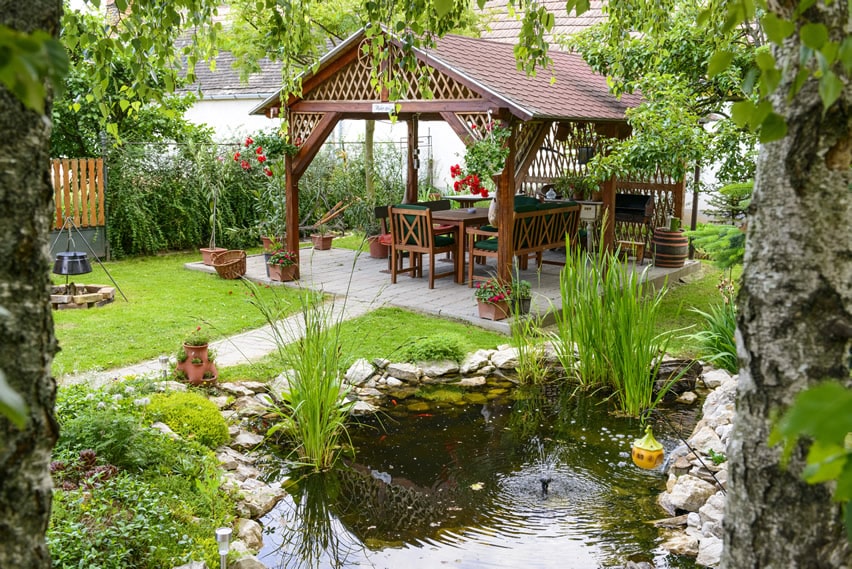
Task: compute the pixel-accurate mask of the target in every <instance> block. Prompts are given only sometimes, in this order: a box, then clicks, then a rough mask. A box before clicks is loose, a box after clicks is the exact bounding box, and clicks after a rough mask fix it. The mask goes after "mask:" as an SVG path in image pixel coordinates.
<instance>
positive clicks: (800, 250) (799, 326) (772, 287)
mask: <svg viewBox="0 0 852 569" xmlns="http://www.w3.org/2000/svg"><path fill="white" fill-rule="evenodd" d="M825 4H826V3H824V2H820V3H817V5H815V6H814V7H813V8H811V9H809V10H808V11H807V12H806V14H805V16H806V18H807V19H809V20H810V21H811V22H819V23H822V24H824V25H826V27H827V28H828V29H829V33H830V36H831V39H832V40H834V41H838V42H839V41H842V39H843V37H845V35H846V34H847V33H848V29H847V27H848V25H849V12H848V3H846V2H834V3H831V4H830V5H828V6H826V5H825ZM770 6H773V4H772V3H770ZM778 7H779V3H776V4H774V9H778ZM779 15H780V16H781V17H787V18H789V17H790V16H789V14H779ZM799 48H800V41H799V38H798V37H794V38H790V39H788V40H787V41H786V42H785V43H784V45H783V46H782V47H781V48H777V49H776V50H775V57H776V59H777V61H778V63H779V66H780V67H781V68H784V69H785V72H784V73H785V76H784V80H783V81H782V84H781V85H780V86H779V88H778V89H777V90H776V92H775V94H774V95H773V96H772V102H773V105H774V108H775V110H776V112H778V113H779V114H781V115H782V116H783V117H784V118H785V119H786V121H787V127H788V133H787V136H786V137H785V138H784V139H783V140H780V141H777V142H773V143H770V144H766V145H764V146H763V147H762V148H761V150H760V154H759V157H758V164H757V174H756V179H755V186H754V196H753V202H752V206H751V208H752V211H751V212H750V216H749V226H748V240H747V245H746V255H745V269H744V273H743V286H742V288H741V291H740V298H739V306H740V315H739V321H738V336H739V337H738V342H737V343H738V349H739V352H740V368H741V369H740V385H739V393H738V398H737V409H736V417H735V420H734V430H733V433H732V437H731V444H730V445H729V448H728V456H729V459H730V465H731V466H730V485H729V488H728V501H727V512H726V517H725V525H724V527H725V535H724V542H725V546H724V553H723V558H722V567H723V568H731V569H734V568H736V569H747V568H752V567H753V568H761V569H772V568H778V569H781V568H783V569H792V568H802V567H808V568H811V567H812V568H833V569H836V568H838V567H850V566H852V548H850V546H849V543H848V542H847V539H846V535H845V530H844V528H843V525H842V523H841V517H840V507H839V506H838V504H837V503H834V502H832V501H831V488H830V487H829V486H828V485H826V484H819V485H813V486H812V485H809V484H807V483H805V482H803V481H802V480H801V478H800V475H801V472H802V467H803V465H804V458H805V455H806V451H807V446H806V445H805V444H800V445H799V447H798V448H797V449H796V450H795V451H794V454H793V457H792V460H791V462H790V464H789V466H788V468H787V469H785V468H782V467H781V465H780V464H779V458H780V452H779V449H778V448H770V447H768V446H767V438H768V437H769V434H770V432H771V430H772V426H773V418H774V417H776V416H777V414H778V413H779V412H783V411H784V410H785V409H786V408H787V407H788V406H789V405H790V404H791V402H792V401H793V399H794V397H795V396H796V395H797V394H798V393H799V392H801V391H802V390H804V389H806V388H808V387H811V386H814V385H816V384H818V383H820V382H822V381H825V380H827V379H833V380H836V381H840V382H842V383H844V384H846V386H847V387H850V386H852V382H850V378H849V367H848V366H849V363H848V361H849V360H848V358H849V348H850V338H852V253H850V246H852V222H850V220H852V194H850V191H849V188H850V183H851V182H852V177H850V169H849V167H850V156H852V92H850V90H849V88H848V87H847V88H846V89H845V91H844V93H843V94H842V95H841V98H840V99H839V100H838V101H837V102H836V103H835V104H834V105H832V107H830V108H829V109H828V111H827V112H826V113H825V114H823V106H822V103H821V101H820V97H819V93H818V90H817V89H818V84H817V81H816V80H814V79H813V78H811V79H809V80H808V81H807V83H806V84H805V85H804V86H803V88H802V89H801V90H800V91H799V93H798V94H797V95H796V96H795V97H794V98H793V99H792V100H788V99H787V96H788V92H789V87H790V82H791V80H792V78H793V77H794V75H795V73H796V72H797V71H798V68H799V67H798V65H799Z"/></svg>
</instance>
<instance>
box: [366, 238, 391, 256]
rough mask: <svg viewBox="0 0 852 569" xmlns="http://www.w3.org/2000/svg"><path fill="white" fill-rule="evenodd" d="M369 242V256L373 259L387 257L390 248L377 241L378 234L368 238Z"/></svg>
mask: <svg viewBox="0 0 852 569" xmlns="http://www.w3.org/2000/svg"><path fill="white" fill-rule="evenodd" d="M368 241H369V242H370V257H372V258H374V259H387V258H388V255H389V254H390V249H389V247H388V246H387V245H384V244H383V243H381V242H380V241H379V236H378V235H374V236H372V237H370V239H369V240H368Z"/></svg>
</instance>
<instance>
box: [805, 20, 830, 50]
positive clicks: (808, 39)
mask: <svg viewBox="0 0 852 569" xmlns="http://www.w3.org/2000/svg"><path fill="white" fill-rule="evenodd" d="M799 37H800V38H802V43H803V44H805V45H806V46H808V47H809V48H811V49H820V48H822V46H823V45H824V44H825V42H826V41H828V29H827V28H826V27H825V25H824V24H813V23H810V24H805V25H804V26H802V29H801V30H799Z"/></svg>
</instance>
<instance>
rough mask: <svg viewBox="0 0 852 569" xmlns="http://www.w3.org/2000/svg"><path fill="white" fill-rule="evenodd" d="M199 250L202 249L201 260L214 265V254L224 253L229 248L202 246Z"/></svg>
mask: <svg viewBox="0 0 852 569" xmlns="http://www.w3.org/2000/svg"><path fill="white" fill-rule="evenodd" d="M199 251H201V262H202V263H204V264H205V265H212V264H213V255H215V254H216V253H224V252H225V251H227V249H225V248H223V247H202V248H201V249H199Z"/></svg>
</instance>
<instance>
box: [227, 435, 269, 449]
mask: <svg viewBox="0 0 852 569" xmlns="http://www.w3.org/2000/svg"><path fill="white" fill-rule="evenodd" d="M262 442H263V437H262V436H260V435H258V434H256V433H250V432H248V431H241V432H240V434H239V435H237V437H236V438H235V439H234V442H233V443H232V444H233V446H235V447H238V448H247V449H251V448H254V447H256V446H257V445H259V444H260V443H262Z"/></svg>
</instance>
